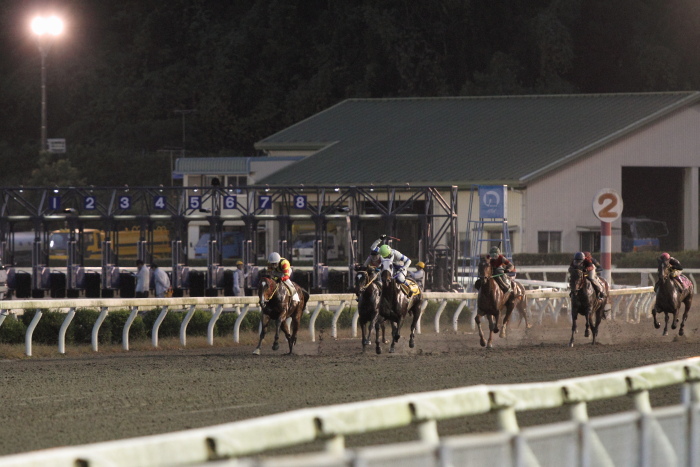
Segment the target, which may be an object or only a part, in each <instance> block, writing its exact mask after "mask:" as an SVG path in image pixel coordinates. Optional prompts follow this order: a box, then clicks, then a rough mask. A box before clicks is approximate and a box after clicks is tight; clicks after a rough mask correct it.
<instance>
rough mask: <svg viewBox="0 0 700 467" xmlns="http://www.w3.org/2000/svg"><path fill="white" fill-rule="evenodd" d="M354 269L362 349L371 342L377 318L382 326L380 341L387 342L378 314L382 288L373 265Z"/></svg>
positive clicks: (382, 323) (382, 322)
mask: <svg viewBox="0 0 700 467" xmlns="http://www.w3.org/2000/svg"><path fill="white" fill-rule="evenodd" d="M355 271H356V273H355V290H356V291H357V294H358V297H359V301H358V303H357V313H358V315H359V319H358V321H359V322H360V329H362V350H364V349H365V347H366V346H368V345H369V344H370V343H371V342H372V341H371V334H372V328H373V327H374V325H375V322H376V321H377V320H379V321H380V325H381V328H382V341H383V342H384V343H385V344H386V343H387V341H386V337H385V333H386V327H385V326H384V319H383V318H382V317H381V316H380V315H379V300H380V296H381V293H382V289H381V285H380V284H379V274H378V273H377V271H376V269H375V268H374V267H372V266H368V267H366V268H359V267H357V268H356V269H355Z"/></svg>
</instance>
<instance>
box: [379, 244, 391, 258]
mask: <svg viewBox="0 0 700 467" xmlns="http://www.w3.org/2000/svg"><path fill="white" fill-rule="evenodd" d="M379 254H380V255H382V258H388V257H389V255H391V247H390V246H389V245H382V246H380V247H379Z"/></svg>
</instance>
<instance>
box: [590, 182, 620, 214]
mask: <svg viewBox="0 0 700 467" xmlns="http://www.w3.org/2000/svg"><path fill="white" fill-rule="evenodd" d="M622 208H623V204H622V197H621V196H620V195H619V194H618V193H617V191H615V190H612V189H610V188H604V189H602V190H600V191H599V192H598V193H597V194H596V195H595V197H594V198H593V213H594V214H595V216H596V217H597V218H598V219H600V221H601V222H614V221H616V220H617V219H619V218H620V215H621V214H622Z"/></svg>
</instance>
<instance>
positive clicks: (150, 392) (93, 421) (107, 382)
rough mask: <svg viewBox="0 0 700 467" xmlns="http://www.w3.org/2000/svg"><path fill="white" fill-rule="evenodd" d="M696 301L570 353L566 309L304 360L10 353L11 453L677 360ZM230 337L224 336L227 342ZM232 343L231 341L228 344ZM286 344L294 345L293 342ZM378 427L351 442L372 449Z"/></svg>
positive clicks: (5, 407)
mask: <svg viewBox="0 0 700 467" xmlns="http://www.w3.org/2000/svg"><path fill="white" fill-rule="evenodd" d="M698 298H699V297H698V296H696V297H695V306H694V307H693V308H694V309H693V310H691V313H690V318H689V320H688V324H687V325H686V335H685V336H684V337H678V333H677V330H675V331H670V333H669V336H666V337H662V336H661V330H656V329H654V328H653V325H652V322H651V320H650V319H647V318H642V321H641V323H639V324H633V323H626V322H624V321H621V320H619V319H618V320H615V321H610V320H607V321H603V323H602V324H601V332H600V336H599V341H600V344H599V345H596V346H591V345H590V340H589V339H586V338H584V337H583V327H582V320H581V318H579V333H578V334H577V336H576V344H577V345H576V347H574V348H573V349H571V348H568V347H567V346H566V344H567V343H568V340H569V336H570V324H569V320H568V318H567V317H566V316H561V317H560V319H559V320H558V321H557V322H554V320H551V319H548V320H546V321H545V322H544V323H542V324H535V325H534V326H533V328H532V329H529V330H525V329H524V326H520V327H518V326H517V325H514V326H513V327H511V328H509V334H508V337H507V338H505V339H501V338H498V337H496V338H495V341H494V342H495V346H494V349H492V350H485V349H482V348H481V347H480V346H479V339H478V334H477V333H476V332H475V331H472V330H471V328H470V326H469V324H468V323H464V324H462V323H460V326H461V328H460V331H459V332H454V331H452V330H449V331H446V330H445V329H444V328H443V329H442V332H441V333H440V334H435V332H434V329H433V328H432V326H431V325H430V323H425V322H424V323H423V333H422V334H421V335H418V336H417V337H416V347H415V348H414V349H409V348H408V342H407V339H406V337H407V335H408V330H407V328H406V327H405V328H404V330H403V336H404V337H402V339H401V341H400V342H399V344H398V347H397V352H396V353H394V354H389V353H388V345H387V346H384V353H383V354H382V355H376V354H375V353H374V350H373V348H368V349H367V351H366V352H364V353H363V352H362V350H361V344H360V339H359V338H351V337H349V331H347V330H345V331H344V332H341V334H344V335H345V336H346V337H341V338H340V339H338V340H334V339H331V338H330V336H329V334H328V332H327V331H326V332H323V331H322V332H321V333H320V334H319V335H318V336H317V339H316V342H311V341H310V339H309V336H308V334H307V333H305V332H301V333H300V337H299V343H298V345H297V347H296V355H293V356H285V355H282V351H283V350H280V351H277V352H273V351H272V350H271V344H272V336H271V335H269V334H268V338H266V341H265V342H264V343H263V348H262V356H259V357H258V356H254V355H252V354H251V352H252V350H253V348H254V342H255V341H254V340H253V336H252V335H251V336H247V337H246V341H247V343H246V344H236V345H234V344H230V343H229V344H228V345H222V346H219V347H209V348H203V349H191V348H188V349H180V350H155V351H154V350H148V351H143V350H142V351H133V350H132V351H129V352H123V351H118V352H113V353H94V354H87V355H85V354H79V353H78V352H74V353H73V354H71V349H70V348H69V349H68V354H67V355H65V356H61V355H58V354H56V357H51V358H28V359H5V360H0V404H1V407H2V408H1V410H0V455H7V454H12V453H19V452H25V451H33V450H37V449H44V448H50V447H56V446H66V445H76V444H84V443H92V442H98V441H105V440H113V439H120V438H130V437H136V436H144V435H150V434H157V433H164V432H170V431H177V430H184V429H188V428H197V427H203V426H209V425H215V424H220V423H228V422H233V421H238V420H243V419H247V418H253V417H259V416H263V415H269V414H273V413H278V412H283V411H288V410H293V409H299V408H306V407H309V406H322V405H331V404H339V403H346V402H354V401H361V400H367V399H373V398H381V397H390V396H396V395H400V394H406V393H412V392H422V391H430V390H439V389H446V388H454V387H461V386H469V385H474V384H497V383H520V382H533V381H548V380H555V379H562V378H569V377H575V376H584V375H590V374H596V373H605V372H610V371H615V370H620V369H624V368H630V367H636V366H642V365H647V364H652V363H659V362H665V361H671V360H677V359H682V358H687V357H691V356H696V355H698V354H699V353H700V352H699V349H700V345H699V344H700V330H699V329H698V328H699V327H700V309H699V308H698V307H699V305H698ZM218 342H222V341H218ZM222 344H223V343H222ZM284 347H286V343H285V344H284V345H283V349H284ZM678 401H679V391H678V388H677V387H674V388H668V389H664V390H658V391H656V392H654V393H652V403H653V404H654V405H668V404H675V403H678ZM631 407H632V406H631V401H630V400H629V399H627V398H619V399H614V400H610V401H604V402H600V403H597V404H591V405H590V406H589V413H590V414H591V415H592V416H594V415H598V414H603V413H609V412H612V411H621V410H626V409H629V408H631ZM566 418H567V412H566V410H564V409H558V410H549V411H543V412H534V413H528V414H524V415H522V416H519V421H520V423H521V425H523V426H525V425H530V424H535V423H543V422H551V421H557V420H562V419H566ZM495 427H496V425H495V420H494V419H493V418H492V416H490V415H485V416H480V417H471V418H468V419H462V420H455V421H449V422H441V423H440V424H439V430H440V433H441V435H451V434H458V433H464V432H466V431H483V430H490V429H494V428H495ZM376 438H378V436H377V435H376V434H374V435H372V436H370V435H363V436H359V437H357V438H354V439H349V440H348V445H350V446H352V445H361V444H373V443H376V442H377V439H376ZM414 438H415V433H414V431H413V430H409V429H406V430H397V431H396V432H392V433H382V438H381V440H379V441H381V442H395V441H401V440H408V439H414Z"/></svg>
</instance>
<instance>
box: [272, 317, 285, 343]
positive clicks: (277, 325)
mask: <svg viewBox="0 0 700 467" xmlns="http://www.w3.org/2000/svg"><path fill="white" fill-rule="evenodd" d="M283 321H284V320H283V319H282V318H281V317H280V319H278V320H277V321H276V323H275V342H273V343H272V350H277V349H279V348H280V328H281V327H282V322H283Z"/></svg>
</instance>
